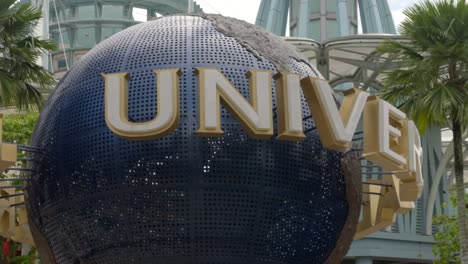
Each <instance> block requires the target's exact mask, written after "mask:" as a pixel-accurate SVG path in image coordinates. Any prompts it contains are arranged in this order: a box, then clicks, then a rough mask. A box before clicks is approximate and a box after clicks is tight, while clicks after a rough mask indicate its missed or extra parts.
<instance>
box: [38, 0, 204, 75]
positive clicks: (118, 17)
mask: <svg viewBox="0 0 468 264" xmlns="http://www.w3.org/2000/svg"><path fill="white" fill-rule="evenodd" d="M33 1H34V0H33ZM35 1H36V2H35V4H36V5H37V6H39V7H41V8H42V9H43V12H44V20H45V21H44V22H45V23H44V24H43V25H42V28H43V32H42V34H41V35H43V36H44V37H47V36H49V37H50V38H51V39H53V40H54V41H55V42H57V43H58V44H59V49H58V50H57V51H55V52H53V53H52V54H50V57H49V58H44V59H43V60H44V65H47V64H48V65H49V68H50V69H51V71H52V72H53V73H54V74H55V77H57V78H61V77H62V76H63V75H64V74H65V72H66V71H67V70H68V69H69V67H70V66H71V65H72V64H73V63H75V62H76V61H77V60H79V59H80V57H81V56H83V55H84V54H86V52H88V51H89V50H90V49H91V48H93V47H94V46H95V45H96V44H97V43H99V42H101V41H102V40H103V39H106V38H108V37H109V36H111V35H113V34H115V33H117V32H119V31H121V30H123V29H125V28H127V27H130V26H132V25H134V24H137V23H140V22H143V21H147V20H148V19H151V18H154V17H158V16H162V15H170V14H176V13H185V12H187V11H188V10H189V8H190V9H191V10H193V11H194V12H202V9H201V8H200V6H199V5H198V4H196V3H194V5H193V6H191V7H189V3H188V1H187V0H146V1H129V0H112V1H105V0H104V1H101V0H35ZM47 61H48V62H47Z"/></svg>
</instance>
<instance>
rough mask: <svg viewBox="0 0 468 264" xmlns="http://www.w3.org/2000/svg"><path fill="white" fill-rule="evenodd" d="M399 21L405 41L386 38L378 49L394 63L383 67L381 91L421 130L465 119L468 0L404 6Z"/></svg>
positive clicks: (467, 98) (467, 80)
mask: <svg viewBox="0 0 468 264" xmlns="http://www.w3.org/2000/svg"><path fill="white" fill-rule="evenodd" d="M404 14H405V15H406V16H407V18H406V19H405V20H404V21H403V23H402V24H401V26H400V32H401V35H403V36H405V37H407V38H408V40H409V42H397V41H390V40H389V41H386V42H385V43H384V44H383V45H382V46H381V47H379V49H378V50H379V51H380V52H383V53H389V54H390V56H394V57H395V60H396V62H397V64H398V66H399V67H398V69H394V70H390V71H387V72H385V77H384V81H383V82H384V87H385V88H384V89H383V90H381V96H382V97H383V98H384V99H386V100H388V101H390V102H392V103H395V104H397V105H399V108H400V109H402V110H403V111H405V112H406V113H408V114H409V115H410V117H411V118H412V119H413V120H415V122H416V123H417V125H418V127H419V128H420V130H421V131H424V130H425V129H426V128H427V127H428V126H430V125H433V124H440V125H442V126H447V123H446V122H447V120H455V119H457V120H459V121H460V122H461V123H462V124H463V127H465V128H466V124H467V123H468V122H467V120H468V114H467V111H468V30H466V29H467V27H468V5H467V4H466V3H465V0H460V1H450V0H439V1H429V0H425V1H422V2H420V3H419V4H416V5H414V6H412V7H409V8H407V9H405V10H404Z"/></svg>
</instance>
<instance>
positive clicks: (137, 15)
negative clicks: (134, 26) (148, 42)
mask: <svg viewBox="0 0 468 264" xmlns="http://www.w3.org/2000/svg"><path fill="white" fill-rule="evenodd" d="M132 17H133V20H135V21H141V22H146V21H147V20H148V10H147V9H144V8H138V7H134V8H133V11H132Z"/></svg>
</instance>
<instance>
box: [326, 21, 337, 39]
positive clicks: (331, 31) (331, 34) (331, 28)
mask: <svg viewBox="0 0 468 264" xmlns="http://www.w3.org/2000/svg"><path fill="white" fill-rule="evenodd" d="M336 37H338V22H336V20H327V39H332V38H336Z"/></svg>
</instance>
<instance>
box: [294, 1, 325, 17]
mask: <svg viewBox="0 0 468 264" xmlns="http://www.w3.org/2000/svg"><path fill="white" fill-rule="evenodd" d="M321 1H322V0H312V1H309V11H310V14H314V13H320V2H321ZM327 1H328V0H327ZM293 2H294V1H293ZM297 2H299V1H297ZM298 4H300V3H298ZM298 8H299V9H300V8H301V7H300V5H299V6H298ZM299 12H300V11H299Z"/></svg>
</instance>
